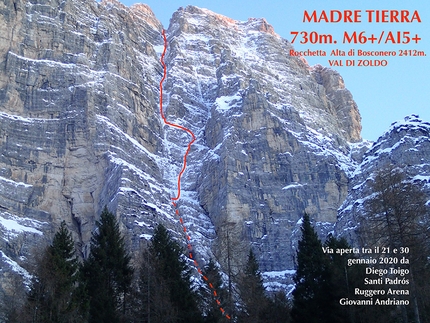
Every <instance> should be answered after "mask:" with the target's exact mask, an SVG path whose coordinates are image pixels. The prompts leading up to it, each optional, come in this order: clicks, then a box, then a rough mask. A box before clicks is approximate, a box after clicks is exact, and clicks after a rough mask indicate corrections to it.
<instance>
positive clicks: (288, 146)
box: [0, 0, 363, 277]
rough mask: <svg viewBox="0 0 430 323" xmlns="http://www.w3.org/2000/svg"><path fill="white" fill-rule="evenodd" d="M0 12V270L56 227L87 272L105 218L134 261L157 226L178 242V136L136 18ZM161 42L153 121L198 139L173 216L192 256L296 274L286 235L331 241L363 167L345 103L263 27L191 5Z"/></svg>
mask: <svg viewBox="0 0 430 323" xmlns="http://www.w3.org/2000/svg"><path fill="white" fill-rule="evenodd" d="M0 12H1V14H2V17H4V19H2V20H1V21H0V221H1V227H0V229H1V232H2V236H1V242H0V248H1V250H2V254H1V255H2V258H1V259H2V260H0V261H3V263H5V264H8V266H15V268H19V267H17V266H18V265H24V264H25V262H26V259H27V258H28V256H29V253H30V252H31V250H32V248H34V247H36V246H38V245H40V244H41V243H43V242H45V243H46V242H49V241H50V239H51V238H52V234H53V233H54V232H55V231H56V229H57V227H58V225H59V223H60V222H61V221H62V220H65V221H66V222H67V224H68V225H69V228H70V229H71V230H73V232H74V237H75V239H76V241H77V242H78V243H77V245H78V247H79V250H80V252H81V255H82V256H83V257H85V255H86V254H87V252H88V243H89V239H90V236H91V232H92V230H93V229H94V227H95V221H96V220H97V217H98V214H99V213H100V211H101V209H102V207H103V206H104V205H107V206H108V207H109V208H110V210H112V211H114V212H115V213H116V214H117V216H118V218H119V219H120V222H121V224H122V228H123V230H124V232H125V233H126V235H127V237H128V240H129V241H128V243H129V245H130V250H132V251H136V250H138V249H139V245H140V244H146V240H147V239H148V238H149V237H150V235H151V233H152V230H153V228H154V225H155V224H156V223H158V222H163V223H164V224H166V225H167V226H168V227H169V228H170V229H171V230H172V232H174V234H175V236H176V237H177V238H178V239H181V238H183V236H182V235H181V233H180V232H181V228H180V226H179V224H178V223H177V220H176V219H175V218H174V210H173V208H172V206H171V203H170V198H171V197H172V196H175V195H176V178H177V174H178V173H179V170H180V168H181V167H182V158H183V154H184V151H185V149H186V146H187V143H188V141H189V137H188V135H187V134H186V133H185V132H183V131H179V130H172V129H170V128H169V127H168V126H164V125H163V122H162V120H161V118H160V116H159V112H158V108H159V107H158V96H159V81H160V79H161V73H162V68H161V65H160V63H159V57H160V54H161V51H162V49H163V40H162V37H161V29H162V26H161V24H160V23H159V22H158V20H157V19H156V17H154V15H153V14H152V12H151V10H150V9H149V7H147V6H145V5H135V6H132V7H130V8H128V7H125V6H123V5H122V4H120V3H119V2H116V1H102V2H101V3H96V2H93V1H83V0H65V1H56V0H44V1H42V0H4V1H2V2H1V3H0ZM166 34H167V38H168V42H169V46H168V50H167V55H166V59H165V60H166V64H167V66H168V75H167V80H166V82H165V90H164V92H165V96H164V98H163V99H164V102H165V105H164V109H165V111H166V116H167V119H169V120H170V121H171V122H175V123H178V124H181V125H184V126H186V127H188V128H190V129H191V130H192V131H193V132H194V134H195V135H196V137H197V141H196V143H195V144H194V145H193V146H192V149H191V151H190V154H189V157H188V167H187V169H186V172H185V174H184V176H183V180H182V191H181V196H182V197H181V199H180V201H179V202H178V207H179V209H180V210H181V213H182V214H183V216H184V219H185V221H186V226H187V228H188V230H189V231H190V232H191V237H192V243H193V244H194V246H195V248H196V249H197V250H198V251H199V254H200V257H201V258H202V260H203V262H204V261H205V260H207V259H208V257H209V256H212V255H215V256H216V257H217V259H218V260H219V262H220V263H221V264H222V265H226V263H227V260H226V254H227V250H226V249H227V248H232V253H230V254H233V255H234V259H232V262H233V263H234V266H235V269H234V270H238V269H240V266H241V264H242V263H243V261H244V259H245V255H247V253H248V250H249V248H251V247H252V248H253V249H254V251H255V252H256V253H257V255H258V257H259V260H260V265H261V270H262V271H264V272H273V271H277V272H280V273H286V272H287V271H288V270H292V269H294V257H295V252H296V249H295V246H296V242H297V239H298V237H299V230H298V229H299V224H298V221H299V220H300V218H301V217H302V215H303V213H304V212H307V213H308V214H310V215H311V217H312V218H313V219H314V220H315V221H316V223H317V226H318V228H319V229H320V231H321V234H324V233H325V232H327V231H328V230H331V229H332V228H333V225H334V223H335V221H336V218H337V209H338V208H339V206H340V205H341V204H342V203H343V201H344V199H345V198H346V196H347V191H348V182H349V178H350V177H351V176H352V174H353V171H354V170H355V168H356V167H357V160H358V159H359V158H360V157H357V156H360V153H358V151H359V149H358V148H357V147H359V146H360V145H363V142H362V141H361V137H360V131H361V125H360V114H359V112H358V109H357V105H356V104H355V102H354V101H353V99H352V96H351V94H350V92H349V91H348V90H346V89H345V86H344V83H343V80H342V78H341V76H340V75H339V74H338V73H337V72H335V71H333V70H331V69H328V68H324V67H322V66H314V67H310V66H308V65H307V64H306V63H305V62H304V61H302V60H301V59H300V58H298V57H291V56H290V55H289V51H290V49H292V46H291V44H290V43H289V42H288V41H286V40H284V39H282V38H281V37H279V36H278V35H277V34H276V33H275V32H274V30H273V28H272V27H271V26H270V25H269V24H268V23H267V22H266V21H265V20H264V19H249V20H248V21H245V22H239V21H234V20H232V19H229V18H227V17H224V16H221V15H218V14H215V13H213V12H210V11H208V10H204V9H199V8H196V7H192V6H190V7H186V8H181V9H179V10H178V11H177V12H176V13H174V15H173V17H172V19H171V23H170V26H169V28H168V30H167V32H166ZM21 269H22V268H21ZM23 275H24V274H23ZM269 276H270V277H274V276H276V275H274V274H273V275H269Z"/></svg>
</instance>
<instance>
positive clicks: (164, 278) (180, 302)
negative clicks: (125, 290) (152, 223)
mask: <svg viewBox="0 0 430 323" xmlns="http://www.w3.org/2000/svg"><path fill="white" fill-rule="evenodd" d="M149 256H150V257H149V262H150V266H151V267H150V268H146V269H145V270H148V269H149V272H150V273H151V275H152V276H151V277H146V278H145V270H143V271H142V275H141V276H143V277H141V281H142V282H143V283H144V282H145V279H146V280H147V281H149V279H151V278H152V282H153V283H154V282H156V286H154V284H153V283H152V284H151V283H150V285H145V284H141V287H142V288H141V289H142V291H144V290H145V287H146V288H148V286H149V288H150V289H149V292H148V294H150V295H148V296H147V297H152V298H154V297H155V298H156V299H159V300H160V301H161V302H163V303H164V304H166V305H167V306H168V307H167V311H166V308H164V309H163V308H162V309H161V311H163V310H164V311H166V312H165V315H166V317H165V318H164V321H163V322H169V320H172V322H178V323H182V322H184V323H185V322H187V323H200V322H203V319H202V315H201V312H200V310H199V307H198V298H197V294H196V293H195V292H194V291H193V290H192V288H191V285H192V284H191V270H190V268H189V266H188V264H187V262H186V260H185V259H184V256H183V253H182V249H181V247H180V246H179V244H178V243H176V242H175V241H173V240H172V238H171V236H170V234H169V232H168V231H167V229H166V228H165V227H164V226H163V225H162V224H160V225H158V227H157V228H156V229H155V232H154V235H153V237H152V240H151V246H150V247H149ZM162 296H164V297H162ZM147 302H148V299H147V298H146V300H144V302H143V303H144V304H145V303H147ZM149 305H150V304H149ZM159 305H160V304H154V305H153V307H152V309H151V312H149V314H148V313H147V315H149V316H150V317H151V316H152V317H153V316H154V315H156V313H157V312H160V308H159ZM169 307H170V308H169ZM154 313H155V314H154ZM173 318H174V320H173ZM152 321H153V320H152V319H151V322H152Z"/></svg>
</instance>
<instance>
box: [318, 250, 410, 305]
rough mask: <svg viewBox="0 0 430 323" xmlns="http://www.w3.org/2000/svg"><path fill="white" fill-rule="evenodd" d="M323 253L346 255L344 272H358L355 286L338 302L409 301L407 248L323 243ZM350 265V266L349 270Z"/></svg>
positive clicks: (375, 303)
mask: <svg viewBox="0 0 430 323" xmlns="http://www.w3.org/2000/svg"><path fill="white" fill-rule="evenodd" d="M323 252H324V253H326V254H329V255H330V254H336V255H340V256H343V257H345V256H346V258H345V266H346V268H345V276H346V279H348V278H347V276H348V275H354V276H356V275H358V276H360V277H361V279H359V280H358V281H356V282H355V284H357V285H356V286H351V287H352V288H351V289H350V290H349V291H348V293H347V295H343V296H342V297H341V298H340V299H339V304H340V305H409V299H408V298H409V288H410V284H411V278H410V277H409V276H410V269H409V258H408V256H409V248H408V247H400V248H390V247H374V248H349V249H343V248H337V249H332V248H328V247H323ZM348 269H349V270H348Z"/></svg>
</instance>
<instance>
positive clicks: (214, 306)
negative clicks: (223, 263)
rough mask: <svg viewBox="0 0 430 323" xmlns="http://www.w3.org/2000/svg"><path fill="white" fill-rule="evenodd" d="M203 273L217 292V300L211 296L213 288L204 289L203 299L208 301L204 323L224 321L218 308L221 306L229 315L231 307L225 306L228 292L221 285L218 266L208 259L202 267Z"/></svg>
mask: <svg viewBox="0 0 430 323" xmlns="http://www.w3.org/2000/svg"><path fill="white" fill-rule="evenodd" d="M203 275H204V276H205V277H206V278H207V279H208V282H209V283H210V284H212V286H213V287H214V288H213V290H215V291H216V293H217V298H216V299H217V300H218V302H219V303H218V302H217V301H216V300H215V298H214V296H213V290H212V289H211V288H209V289H205V290H204V291H203V292H202V294H203V296H202V297H203V299H204V300H205V301H207V302H208V303H209V306H208V311H207V314H206V317H205V323H220V322H225V317H224V315H223V314H222V312H221V310H220V308H223V309H224V310H225V311H226V312H227V313H228V314H230V315H231V313H232V309H230V308H229V307H228V306H226V302H227V300H228V292H227V290H226V289H225V288H224V286H223V281H222V278H221V274H220V273H219V270H218V267H217V266H216V264H215V262H214V261H213V260H212V259H210V260H209V263H208V264H207V265H206V266H205V268H203Z"/></svg>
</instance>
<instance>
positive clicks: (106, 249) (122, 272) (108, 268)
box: [82, 207, 133, 323]
mask: <svg viewBox="0 0 430 323" xmlns="http://www.w3.org/2000/svg"><path fill="white" fill-rule="evenodd" d="M130 259H131V258H130V256H129V255H128V253H127V251H126V247H125V243H124V237H123V236H122V235H121V232H120V229H119V224H118V222H117V220H116V219H115V215H114V214H112V213H111V212H109V211H108V209H107V207H105V208H104V209H103V212H102V214H101V215H100V220H99V221H98V222H97V230H96V231H95V232H94V234H93V237H92V238H91V251H90V255H89V257H88V259H87V260H86V261H85V262H84V266H83V268H82V276H83V281H84V283H85V287H86V290H87V292H88V296H89V305H90V309H89V315H90V316H89V322H90V323H115V322H120V320H121V317H123V316H124V315H125V311H126V308H127V306H126V305H127V297H128V294H129V293H130V286H131V282H132V278H133V268H132V267H131V265H130Z"/></svg>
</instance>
